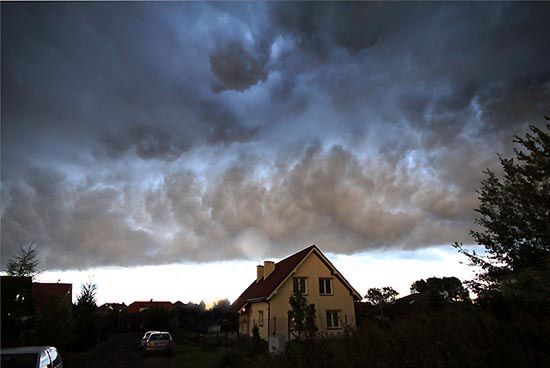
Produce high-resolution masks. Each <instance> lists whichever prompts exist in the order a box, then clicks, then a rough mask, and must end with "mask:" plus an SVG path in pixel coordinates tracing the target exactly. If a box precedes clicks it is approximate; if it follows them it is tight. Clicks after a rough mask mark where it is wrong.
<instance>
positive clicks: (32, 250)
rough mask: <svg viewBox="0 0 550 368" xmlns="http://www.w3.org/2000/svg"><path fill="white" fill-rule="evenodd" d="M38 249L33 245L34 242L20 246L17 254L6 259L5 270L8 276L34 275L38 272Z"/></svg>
mask: <svg viewBox="0 0 550 368" xmlns="http://www.w3.org/2000/svg"><path fill="white" fill-rule="evenodd" d="M39 264H40V260H39V259H38V249H37V248H36V247H35V246H34V242H32V243H30V244H28V245H27V247H25V246H21V247H20V248H19V250H18V251H17V254H16V255H15V256H14V257H13V258H12V259H10V260H9V261H8V264H7V265H6V272H7V274H8V275H9V276H30V277H33V278H34V276H36V274H37V273H38V265H39Z"/></svg>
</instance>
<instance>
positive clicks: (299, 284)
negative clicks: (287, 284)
mask: <svg viewBox="0 0 550 368" xmlns="http://www.w3.org/2000/svg"><path fill="white" fill-rule="evenodd" d="M294 293H295V294H297V293H300V294H307V277H295V278H294Z"/></svg>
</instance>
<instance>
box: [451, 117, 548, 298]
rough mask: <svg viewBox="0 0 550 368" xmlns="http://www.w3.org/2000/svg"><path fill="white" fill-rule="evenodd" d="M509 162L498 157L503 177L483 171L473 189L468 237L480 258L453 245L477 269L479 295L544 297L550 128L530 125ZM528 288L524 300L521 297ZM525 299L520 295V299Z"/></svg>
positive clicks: (545, 286)
mask: <svg viewBox="0 0 550 368" xmlns="http://www.w3.org/2000/svg"><path fill="white" fill-rule="evenodd" d="M514 142H515V143H516V144H518V146H519V148H515V149H514V152H515V157H514V158H510V159H507V158H504V157H502V156H501V155H499V160H500V164H501V166H502V169H503V173H504V174H503V176H502V177H500V178H499V177H497V175H496V174H495V173H494V172H493V171H491V170H489V169H487V170H486V171H484V173H485V174H486V178H485V179H483V180H482V182H481V188H480V189H479V190H478V194H479V199H480V202H481V203H480V206H479V208H477V209H475V211H476V212H477V214H478V217H477V218H476V220H475V223H476V224H477V225H479V226H480V227H481V229H480V230H477V229H476V230H471V231H470V234H471V236H472V237H473V239H474V240H475V241H476V243H477V244H479V245H482V246H483V247H484V248H485V249H484V251H485V252H484V253H485V254H483V255H480V254H478V253H476V252H475V251H468V250H467V249H465V248H464V247H463V246H462V244H459V243H455V244H454V246H455V247H456V248H457V249H458V250H459V252H461V253H463V254H465V255H466V256H467V257H468V258H469V260H470V263H471V264H472V265H474V266H478V267H480V268H481V270H482V271H481V272H480V273H479V275H478V277H477V280H476V281H475V282H473V283H472V286H473V287H475V290H476V292H477V293H478V294H479V295H480V296H491V295H495V294H499V295H503V294H502V293H504V294H509V295H511V296H513V295H514V294H516V295H515V296H519V297H522V298H523V297H530V296H544V295H546V298H548V295H549V294H550V293H549V290H550V289H549V285H550V283H549V279H550V277H549V269H550V125H546V128H545V129H539V128H537V127H534V126H531V127H530V132H529V133H527V134H526V135H525V137H518V136H516V137H515V139H514ZM525 287H528V289H529V291H528V292H527V294H528V295H526V294H525V293H524V291H526V290H525ZM522 294H524V295H522Z"/></svg>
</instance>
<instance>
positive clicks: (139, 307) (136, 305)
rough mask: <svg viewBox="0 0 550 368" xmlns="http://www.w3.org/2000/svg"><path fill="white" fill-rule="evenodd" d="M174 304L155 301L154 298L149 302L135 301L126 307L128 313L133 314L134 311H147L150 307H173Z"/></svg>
mask: <svg viewBox="0 0 550 368" xmlns="http://www.w3.org/2000/svg"><path fill="white" fill-rule="evenodd" d="M173 306H174V305H173V304H172V303H170V302H156V301H155V302H154V301H152V300H150V301H148V302H133V303H132V304H130V305H129V306H128V308H126V313H128V314H132V313H139V312H143V311H146V310H147V309H150V308H161V309H167V310H170V309H172V307H173Z"/></svg>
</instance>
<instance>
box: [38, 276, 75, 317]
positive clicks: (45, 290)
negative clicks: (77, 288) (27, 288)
mask: <svg viewBox="0 0 550 368" xmlns="http://www.w3.org/2000/svg"><path fill="white" fill-rule="evenodd" d="M32 293H33V295H34V304H35V306H36V311H37V312H40V310H41V308H42V307H43V306H44V305H46V304H47V303H49V302H51V301H52V300H53V299H58V300H59V301H62V302H64V303H67V305H71V304H72V302H73V284H62V283H55V284H54V283H45V282H33V284H32Z"/></svg>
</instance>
